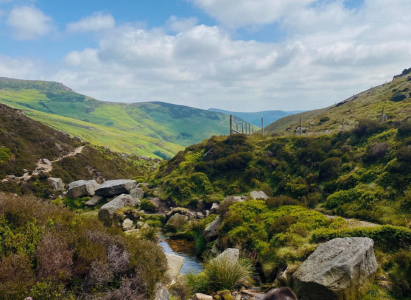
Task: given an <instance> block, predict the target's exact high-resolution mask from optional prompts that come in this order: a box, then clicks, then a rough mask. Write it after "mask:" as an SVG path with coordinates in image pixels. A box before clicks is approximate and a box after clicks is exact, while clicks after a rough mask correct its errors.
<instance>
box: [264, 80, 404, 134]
mask: <svg viewBox="0 0 411 300" xmlns="http://www.w3.org/2000/svg"><path fill="white" fill-rule="evenodd" d="M409 78H410V77H409V76H402V77H399V78H397V79H395V80H394V81H392V82H390V83H388V84H383V85H381V86H378V87H375V88H373V89H372V90H367V91H364V92H362V93H360V94H357V95H355V96H354V97H351V98H349V99H347V100H345V101H343V102H340V103H338V104H336V105H333V106H331V107H328V108H324V109H321V110H313V111H309V112H305V113H302V114H299V115H293V116H290V117H285V118H282V119H280V120H277V121H276V122H274V123H272V124H270V125H269V126H267V128H266V132H268V133H281V132H284V131H285V129H286V128H287V127H291V128H292V130H290V131H289V132H288V134H293V132H294V129H295V128H296V127H298V126H299V118H300V117H302V118H303V127H308V126H309V123H310V122H313V124H314V125H313V126H312V127H311V128H310V129H309V130H308V132H309V133H312V134H318V133H321V132H324V131H325V130H328V131H330V132H331V133H333V132H339V131H341V122H342V119H345V124H346V129H352V128H353V127H354V126H355V125H356V124H357V122H358V120H360V119H364V118H368V119H373V120H378V119H379V117H380V116H381V112H382V107H383V106H384V105H385V107H386V114H387V115H388V120H389V121H393V122H394V121H402V120H404V119H405V118H406V117H408V116H409V115H410V112H411V99H410V98H408V99H406V100H403V101H401V102H393V101H390V99H391V98H392V97H393V96H395V95H397V94H407V93H409V91H404V90H405V89H407V88H408V89H411V81H409ZM325 117H328V118H330V120H329V121H327V122H323V123H321V122H320V119H321V118H325ZM349 124H351V125H349Z"/></svg>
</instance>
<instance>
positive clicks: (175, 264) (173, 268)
mask: <svg viewBox="0 0 411 300" xmlns="http://www.w3.org/2000/svg"><path fill="white" fill-rule="evenodd" d="M166 258H167V266H168V269H167V272H166V277H167V278H168V279H169V280H170V281H171V282H172V281H175V280H177V278H178V276H179V275H180V271H181V269H182V268H183V265H184V257H181V256H178V255H175V254H169V253H166Z"/></svg>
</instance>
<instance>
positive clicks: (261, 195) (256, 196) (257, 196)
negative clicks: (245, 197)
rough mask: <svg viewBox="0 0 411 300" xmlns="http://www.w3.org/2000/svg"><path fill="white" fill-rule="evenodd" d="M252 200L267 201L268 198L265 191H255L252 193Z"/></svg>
mask: <svg viewBox="0 0 411 300" xmlns="http://www.w3.org/2000/svg"><path fill="white" fill-rule="evenodd" d="M250 197H251V199H254V200H267V198H268V196H267V195H266V194H265V193H264V192H263V191H259V192H257V191H254V192H251V193H250Z"/></svg>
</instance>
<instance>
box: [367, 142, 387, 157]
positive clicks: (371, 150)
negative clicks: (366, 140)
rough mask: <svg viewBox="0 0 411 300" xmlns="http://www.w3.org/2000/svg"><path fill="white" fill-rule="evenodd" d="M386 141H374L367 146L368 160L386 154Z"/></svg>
mask: <svg viewBox="0 0 411 300" xmlns="http://www.w3.org/2000/svg"><path fill="white" fill-rule="evenodd" d="M389 148H390V147H389V144H388V143H376V144H372V145H369V146H368V148H367V155H368V158H369V159H370V160H376V159H380V158H384V157H385V156H386V155H387V154H388V150H389Z"/></svg>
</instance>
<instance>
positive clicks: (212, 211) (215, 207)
mask: <svg viewBox="0 0 411 300" xmlns="http://www.w3.org/2000/svg"><path fill="white" fill-rule="evenodd" d="M219 208H220V205H218V203H213V205H212V206H211V209H210V214H218V209H219Z"/></svg>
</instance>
